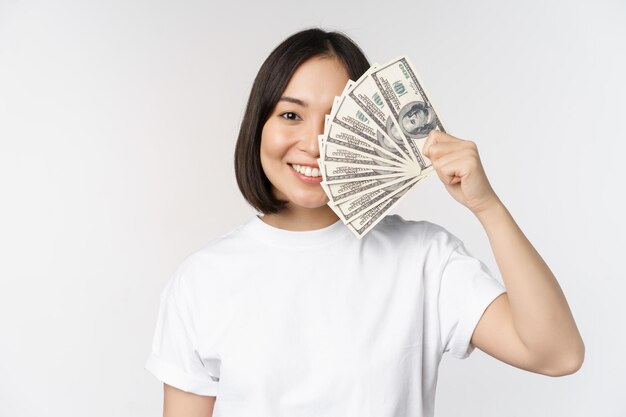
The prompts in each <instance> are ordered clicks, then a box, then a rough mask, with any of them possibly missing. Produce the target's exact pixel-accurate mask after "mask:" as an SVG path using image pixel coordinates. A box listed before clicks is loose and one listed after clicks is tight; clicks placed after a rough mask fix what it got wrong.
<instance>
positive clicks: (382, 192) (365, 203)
mask: <svg viewBox="0 0 626 417" xmlns="http://www.w3.org/2000/svg"><path fill="white" fill-rule="evenodd" d="M419 179H420V177H408V178H407V177H404V178H402V179H401V180H400V181H398V182H394V183H393V184H392V185H390V186H388V187H384V188H378V189H375V190H373V191H368V192H366V193H364V194H362V195H360V196H358V197H356V198H351V199H349V200H347V201H344V202H341V203H338V204H332V203H328V206H329V207H330V208H331V209H332V210H333V211H334V212H335V213H336V214H337V216H339V217H340V218H341V220H342V221H343V222H344V223H350V222H351V221H352V219H353V218H356V217H358V216H359V215H360V214H361V213H363V212H365V211H367V210H369V209H370V208H372V207H374V206H376V205H378V204H379V203H381V202H382V201H383V200H386V199H387V198H388V197H390V196H391V195H393V194H395V193H397V192H398V190H399V189H402V188H403V187H405V186H408V185H410V184H412V183H414V182H417V181H418V180H419Z"/></svg>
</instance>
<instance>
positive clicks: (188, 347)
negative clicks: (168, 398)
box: [145, 268, 219, 396]
mask: <svg viewBox="0 0 626 417" xmlns="http://www.w3.org/2000/svg"><path fill="white" fill-rule="evenodd" d="M189 295H190V294H189V291H188V288H187V287H186V284H185V281H184V275H183V274H182V273H181V272H180V268H179V271H177V272H176V273H175V274H174V275H173V276H172V278H171V279H170V280H169V282H168V283H167V284H166V286H165V288H164V289H163V290H162V292H161V298H160V307H159V313H158V318H157V324H156V328H155V331H154V337H153V341H152V350H151V352H150V355H149V356H148V359H147V361H146V363H145V369H147V370H148V371H150V372H151V373H152V374H153V375H154V376H155V377H156V378H157V379H158V380H160V381H162V382H164V383H166V384H168V385H171V386H173V387H176V388H178V389H181V390H183V391H186V392H191V393H194V394H198V395H206V396H216V395H217V386H218V381H219V379H218V378H215V377H213V376H211V375H210V374H209V372H208V370H207V369H206V368H205V366H204V364H203V362H202V359H201V357H200V355H199V353H198V346H197V338H196V333H195V327H194V323H193V315H192V311H193V310H192V304H191V297H190V296H189Z"/></svg>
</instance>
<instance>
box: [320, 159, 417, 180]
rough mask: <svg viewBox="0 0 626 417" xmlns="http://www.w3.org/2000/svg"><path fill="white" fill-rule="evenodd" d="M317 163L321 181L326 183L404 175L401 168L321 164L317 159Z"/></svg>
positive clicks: (335, 163)
mask: <svg viewBox="0 0 626 417" xmlns="http://www.w3.org/2000/svg"><path fill="white" fill-rule="evenodd" d="M317 163H318V165H319V167H320V172H321V173H322V181H324V182H326V183H333V182H346V181H350V180H354V181H359V180H365V179H375V178H386V177H393V176H402V175H406V174H405V172H404V171H403V170H402V168H395V167H384V169H383V168H382V167H373V166H369V165H356V164H355V165H346V164H344V163H341V162H323V161H322V160H321V159H319V158H318V160H317Z"/></svg>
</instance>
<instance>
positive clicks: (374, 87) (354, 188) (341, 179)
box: [317, 55, 445, 239]
mask: <svg viewBox="0 0 626 417" xmlns="http://www.w3.org/2000/svg"><path fill="white" fill-rule="evenodd" d="M433 129H437V130H440V131H442V132H445V130H444V128H443V125H442V123H441V120H440V118H439V115H438V114H437V113H436V112H435V109H434V108H433V106H432V102H431V101H430V97H428V96H427V95H426V92H425V90H424V87H423V84H422V83H421V81H420V79H419V77H418V76H417V72H416V71H415V68H414V67H413V65H412V63H411V62H410V60H409V58H408V57H407V56H406V55H403V56H400V57H399V58H395V59H393V60H391V61H390V62H387V63H385V64H380V65H379V64H374V65H372V66H371V67H370V68H369V69H368V71H366V72H365V73H364V74H363V75H362V76H361V77H359V78H358V79H357V80H349V81H348V82H347V83H346V85H345V87H344V89H343V91H342V93H341V95H340V96H337V97H335V98H334V100H333V105H332V108H331V110H330V113H329V114H328V115H326V118H325V124H324V133H323V134H321V135H319V136H318V138H317V140H318V145H319V150H320V156H319V158H318V159H317V163H318V165H319V167H320V172H321V175H322V181H321V182H320V186H321V187H322V189H323V190H324V193H325V194H326V196H327V197H328V202H327V205H328V206H329V208H330V209H331V210H333V212H334V213H335V214H336V215H337V216H338V217H339V218H340V219H341V221H342V222H343V223H344V224H345V225H346V226H347V227H348V228H349V229H350V231H351V232H352V233H353V234H354V235H355V236H356V237H357V238H358V239H361V238H363V237H364V236H365V235H367V233H368V232H370V231H371V230H372V229H373V228H374V227H375V226H376V224H378V223H379V222H380V221H381V220H382V219H383V218H384V217H385V216H386V215H387V214H388V213H389V212H390V210H392V209H393V208H394V207H396V206H397V204H398V202H399V201H401V200H402V199H404V198H405V197H406V195H408V194H409V191H410V190H411V189H413V188H414V187H416V186H417V185H419V184H421V183H423V181H424V180H425V179H426V178H428V177H429V176H430V175H431V174H432V173H433V172H434V167H433V166H432V163H431V161H430V160H429V159H428V158H426V157H425V156H424V155H423V153H422V149H423V146H424V142H425V140H426V137H427V136H428V133H429V132H430V131H431V130H433Z"/></svg>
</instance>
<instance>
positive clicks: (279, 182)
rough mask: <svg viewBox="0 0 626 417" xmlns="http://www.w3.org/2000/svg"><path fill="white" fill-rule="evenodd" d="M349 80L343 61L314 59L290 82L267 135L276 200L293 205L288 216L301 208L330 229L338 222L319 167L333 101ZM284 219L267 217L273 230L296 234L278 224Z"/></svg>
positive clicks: (266, 161)
mask: <svg viewBox="0 0 626 417" xmlns="http://www.w3.org/2000/svg"><path fill="white" fill-rule="evenodd" d="M348 79H349V77H348V72H347V71H346V69H345V67H344V66H343V64H342V63H341V62H340V61H339V60H338V59H337V58H335V57H325V56H322V57H313V58H309V59H308V60H306V61H305V62H304V63H303V64H301V65H300V66H299V67H298V69H297V70H296V71H295V72H294V74H293V76H292V77H291V79H290V80H289V83H288V84H287V87H286V88H285V91H284V93H283V96H282V97H281V98H280V99H279V101H278V103H277V104H276V107H275V108H274V110H273V111H272V113H271V114H270V116H269V118H268V119H267V121H266V122H265V125H264V126H263V132H262V135H261V165H262V167H263V172H264V173H265V175H266V176H267V178H268V179H269V181H270V183H271V184H272V191H273V194H274V195H275V196H276V197H277V198H278V199H281V200H286V201H288V202H290V203H293V204H288V205H287V208H286V209H287V210H298V209H299V208H300V207H301V208H304V209H307V210H306V211H308V212H310V215H311V216H314V217H317V218H320V219H321V218H324V219H326V218H327V219H329V221H330V223H334V222H335V221H336V220H337V216H336V215H335V214H334V213H333V211H332V210H330V209H329V207H328V206H327V205H326V203H327V202H328V198H327V196H326V194H325V193H324V190H323V189H322V187H320V186H319V183H320V182H321V181H322V177H321V174H320V173H319V171H318V170H319V166H318V165H317V162H316V159H317V158H318V157H319V145H318V141H317V135H319V134H320V133H321V132H322V131H323V130H324V116H325V115H326V114H328V113H330V108H331V107H332V103H333V98H334V97H335V96H338V95H340V94H341V91H342V90H343V87H344V86H345V85H346V83H347V82H348ZM313 170H315V176H313V177H312V174H313V173H314V172H313ZM317 212H320V213H319V214H318V213H317ZM284 214H285V213H282V215H284ZM282 215H281V217H276V216H274V215H272V214H267V215H266V216H265V219H266V220H267V221H268V223H269V224H272V225H276V226H278V227H281V228H286V229H289V230H294V226H295V225H287V224H284V223H279V222H278V221H277V220H278V219H279V218H282ZM292 218H293V217H292ZM330 223H328V224H330ZM326 225H327V224H326ZM321 226H325V225H321ZM318 228H319V227H318Z"/></svg>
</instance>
